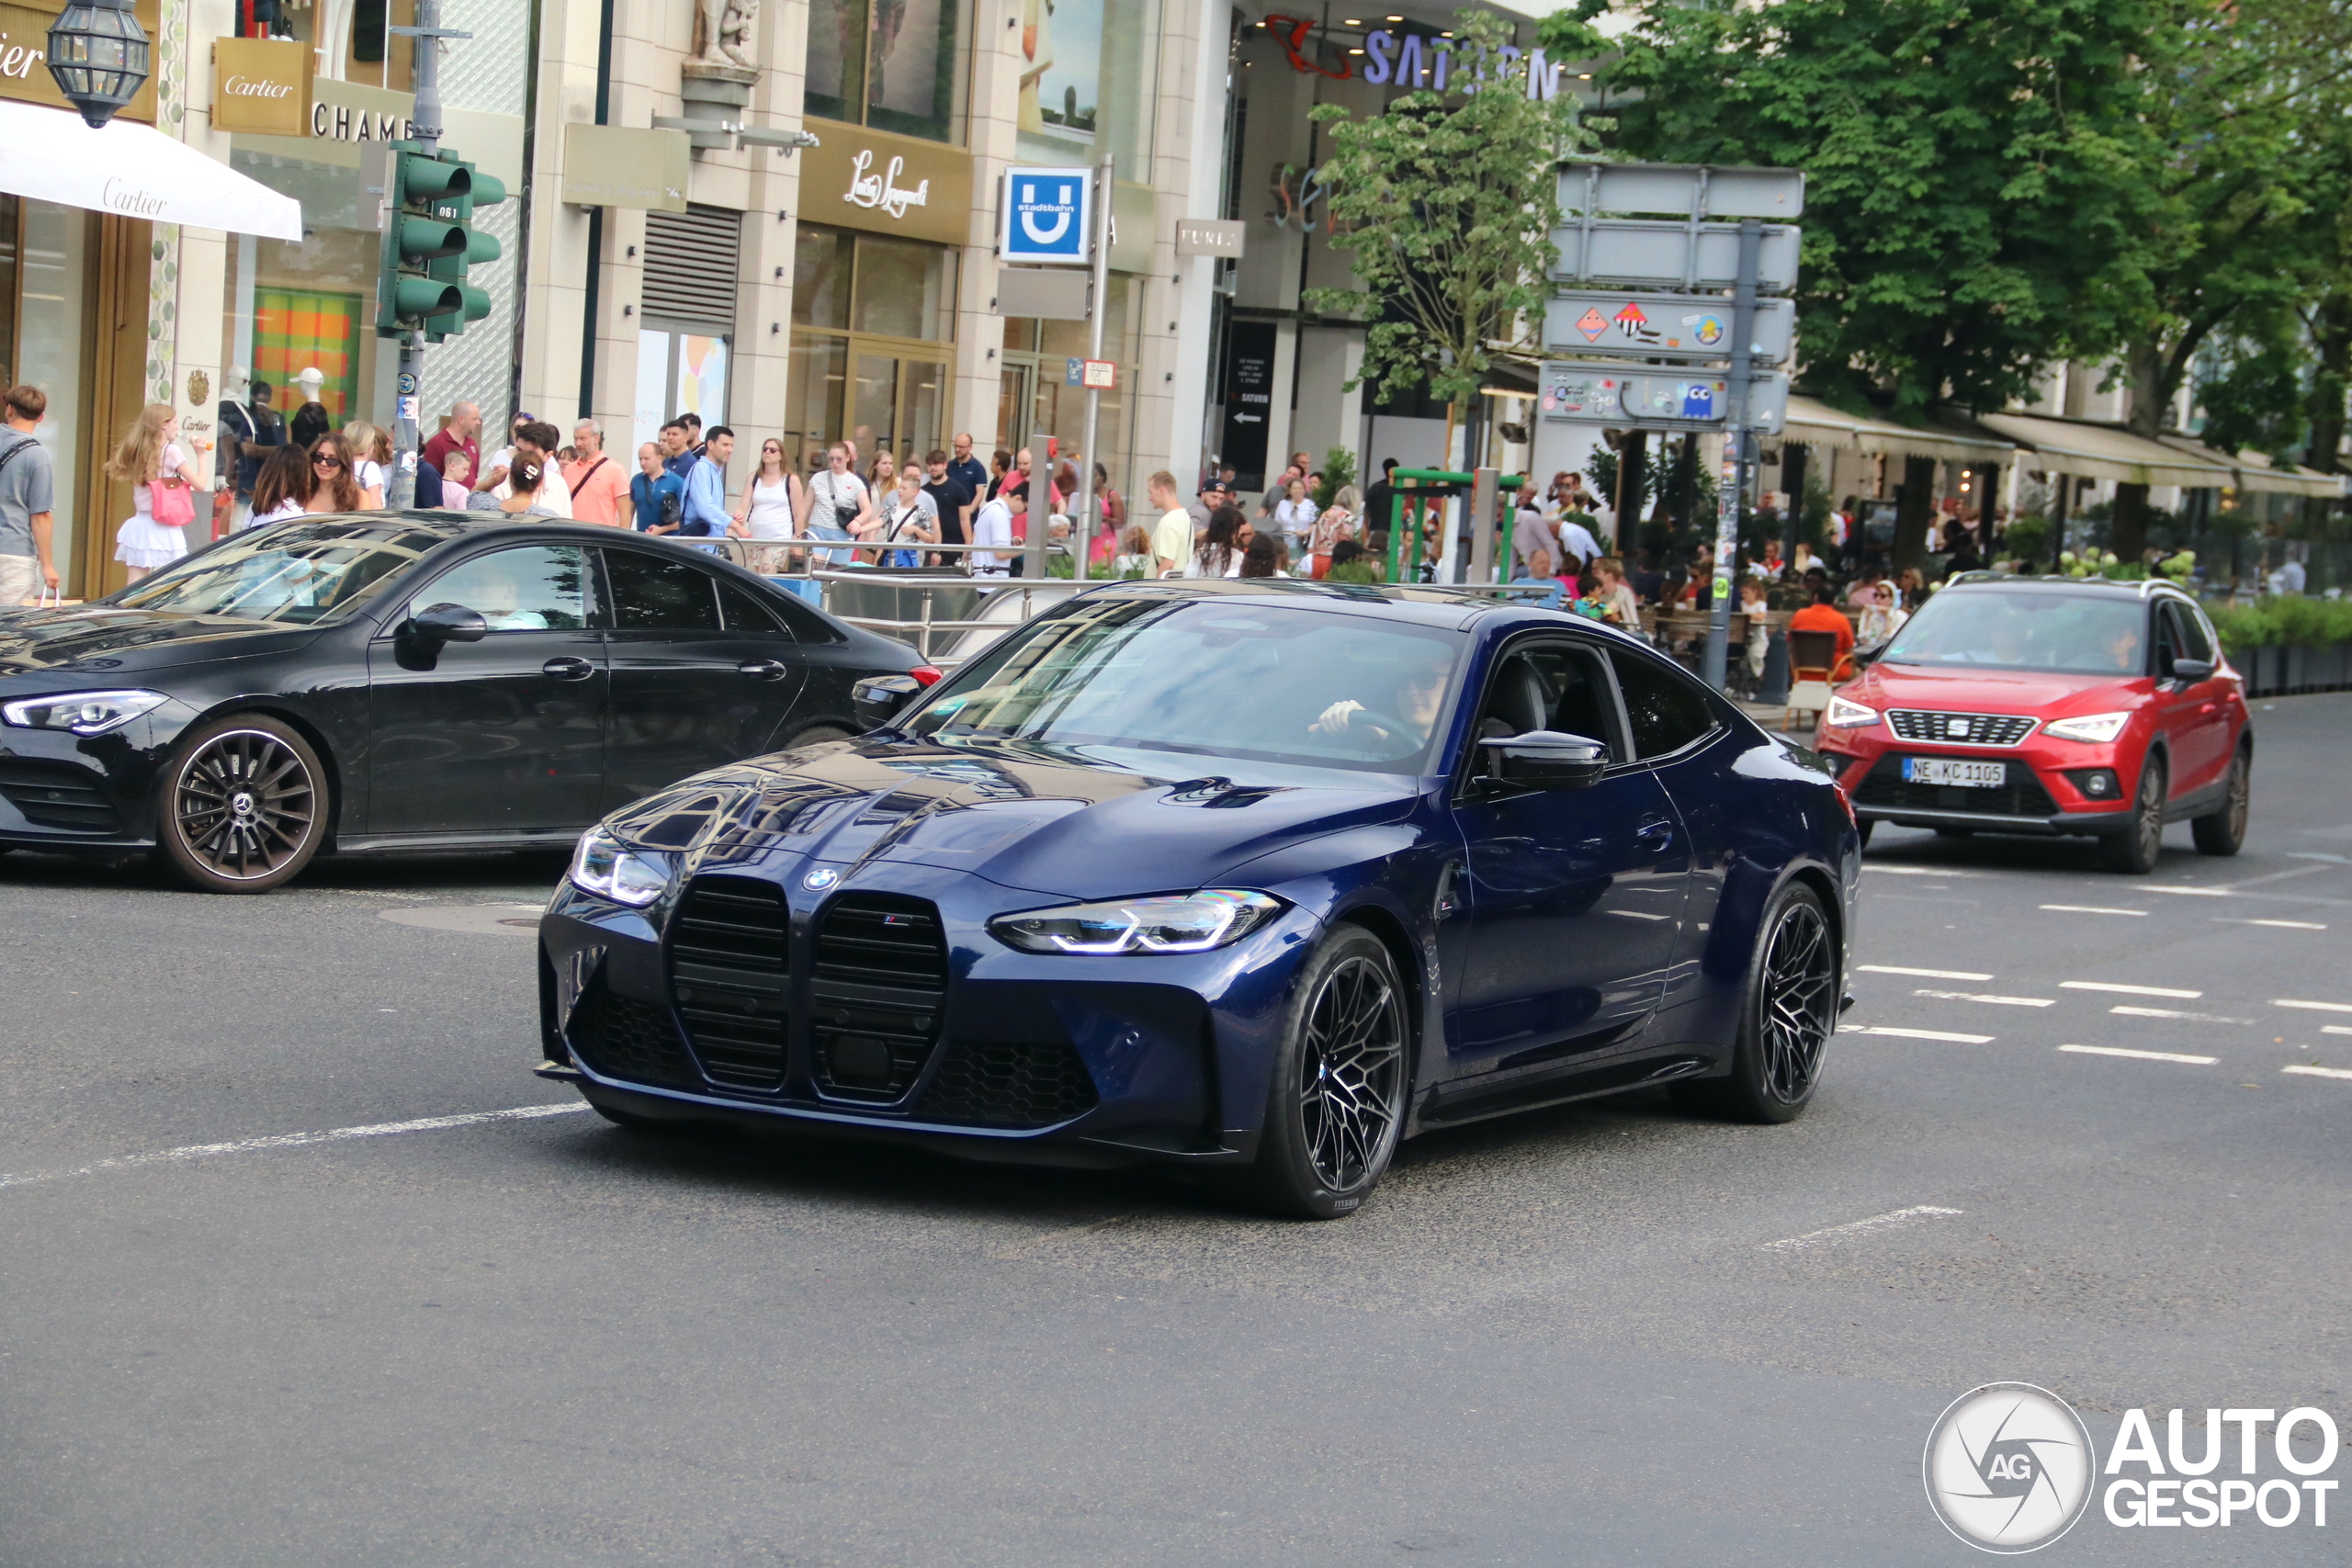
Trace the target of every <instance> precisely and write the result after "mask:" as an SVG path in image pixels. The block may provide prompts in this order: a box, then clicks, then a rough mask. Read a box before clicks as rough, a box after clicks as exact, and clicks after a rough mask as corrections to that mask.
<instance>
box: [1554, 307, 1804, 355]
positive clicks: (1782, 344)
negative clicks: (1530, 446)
mask: <svg viewBox="0 0 2352 1568" xmlns="http://www.w3.org/2000/svg"><path fill="white" fill-rule="evenodd" d="M1731 323H1732V301H1731V300H1730V299H1728V298H1727V297H1725V296H1724V295H1720V294H1645V293H1641V292H1637V291H1635V290H1633V289H1621V290H1619V291H1617V292H1614V293H1602V292H1596V291H1590V290H1577V291H1576V292H1572V293H1567V294H1555V295H1554V296H1553V297H1552V299H1551V300H1550V302H1549V303H1547V304H1546V305H1545V306H1544V349H1545V351H1546V352H1548V353H1552V354H1609V355H1632V356H1634V357H1637V358H1647V359H1728V358H1730V357H1731V353H1732V346H1733V345H1732V341H1731ZM1796 324H1797V308H1796V305H1795V303H1794V302H1793V301H1792V300H1788V299H1758V301H1757V302H1756V324H1755V326H1754V328H1753V329H1752V330H1751V331H1750V332H1749V333H1748V345H1749V350H1750V352H1751V354H1752V355H1753V356H1754V358H1755V360H1756V362H1757V363H1758V364H1759V365H1780V364H1783V363H1785V362H1786V361H1787V359H1788V357H1789V349H1790V346H1791V344H1792V340H1793V339H1794V337H1795V335H1796Z"/></svg>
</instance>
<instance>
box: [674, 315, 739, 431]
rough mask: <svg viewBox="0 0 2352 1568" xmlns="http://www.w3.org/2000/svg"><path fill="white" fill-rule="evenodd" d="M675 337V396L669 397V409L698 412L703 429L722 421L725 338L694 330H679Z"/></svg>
mask: <svg viewBox="0 0 2352 1568" xmlns="http://www.w3.org/2000/svg"><path fill="white" fill-rule="evenodd" d="M676 338H677V349H678V371H677V380H676V382H675V386H676V388H677V396H676V397H674V398H673V399H672V400H671V409H670V412H672V413H673V414H681V413H691V414H700V415H701V416H702V427H703V428H704V429H705V430H708V429H709V428H710V427H711V426H712V425H714V424H725V423H727V340H726V339H725V338H723V337H700V336H697V335H695V333H677V334H676Z"/></svg>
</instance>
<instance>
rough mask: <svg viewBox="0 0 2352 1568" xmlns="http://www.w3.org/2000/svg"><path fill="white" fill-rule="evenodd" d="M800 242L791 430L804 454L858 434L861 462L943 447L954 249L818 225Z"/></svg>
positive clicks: (789, 437)
mask: <svg viewBox="0 0 2352 1568" xmlns="http://www.w3.org/2000/svg"><path fill="white" fill-rule="evenodd" d="M795 246H796V248H795V252H794V257H793V263H794V265H793V273H794V277H795V280H796V285H795V288H794V291H793V325H794V328H795V331H794V333H793V334H792V365H791V369H790V371H789V372H788V378H787V379H788V389H787V391H786V414H785V419H786V428H785V432H784V435H785V443H786V447H787V449H788V450H790V451H791V452H792V453H793V455H794V457H795V459H796V460H797V461H799V462H801V463H803V464H804V465H805V464H807V463H808V462H809V460H810V459H811V458H812V457H819V455H820V454H821V452H822V451H823V448H824V447H825V446H826V445H827V444H829V443H831V442H833V441H839V440H843V439H848V440H852V441H854V442H856V443H857V448H858V466H859V467H860V468H865V467H866V466H867V465H869V464H870V463H871V462H872V461H873V457H874V455H875V453H876V451H878V450H882V449H885V448H887V449H888V450H889V451H890V452H891V453H892V454H893V455H894V456H899V457H905V456H907V455H909V454H916V453H922V452H927V451H929V450H930V449H931V448H932V447H933V446H944V445H945V444H946V442H945V435H946V430H945V422H946V419H947V405H948V365H947V363H946V360H947V358H948V355H946V354H945V353H944V348H943V346H942V345H944V344H949V343H951V342H953V341H954V338H955V333H956V253H955V252H954V251H953V250H950V249H949V248H947V247H946V246H944V245H926V244H921V243H916V242H914V241H910V240H894V239H890V238H888V237H885V236H881V235H876V234H859V233H851V232H849V231H843V230H838V229H823V228H819V227H817V226H815V225H813V224H803V225H802V226H801V227H800V231H799V232H798V234H797V237H796V240H795ZM819 460H820V461H821V458H820V459H819Z"/></svg>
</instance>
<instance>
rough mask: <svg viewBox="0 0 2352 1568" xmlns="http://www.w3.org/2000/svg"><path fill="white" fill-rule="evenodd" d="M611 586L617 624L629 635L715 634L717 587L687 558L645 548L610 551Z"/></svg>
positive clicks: (607, 568)
mask: <svg viewBox="0 0 2352 1568" xmlns="http://www.w3.org/2000/svg"><path fill="white" fill-rule="evenodd" d="M605 571H606V572H607V573H608V574H610V576H611V578H612V582H613V626H615V628H616V629H617V630H620V631H625V632H715V631H717V630H718V629H719V623H718V592H717V590H718V583H717V581H715V580H714V579H713V578H712V577H711V575H710V573H708V572H707V571H705V570H703V569H702V568H700V567H698V566H696V565H695V564H694V563H693V562H692V561H688V560H680V559H673V560H664V559H663V558H662V557H660V556H658V555H651V554H648V553H646V552H644V551H641V550H606V551H605Z"/></svg>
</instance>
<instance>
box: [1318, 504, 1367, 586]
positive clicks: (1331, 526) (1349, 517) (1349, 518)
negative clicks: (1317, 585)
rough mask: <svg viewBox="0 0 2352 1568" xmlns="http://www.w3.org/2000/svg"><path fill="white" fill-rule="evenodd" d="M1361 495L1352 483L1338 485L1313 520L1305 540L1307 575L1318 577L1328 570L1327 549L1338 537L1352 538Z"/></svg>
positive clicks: (1358, 522) (1356, 530)
mask: <svg viewBox="0 0 2352 1568" xmlns="http://www.w3.org/2000/svg"><path fill="white" fill-rule="evenodd" d="M1361 513H1363V492H1362V491H1358V490H1357V489H1356V487H1355V486H1353V485H1341V486H1340V489H1339V492H1338V493H1337V494H1335V495H1333V496H1332V497H1331V504H1330V505H1329V506H1327V507H1325V508H1324V509H1323V515H1322V516H1320V517H1317V519H1316V520H1315V532H1314V535H1313V536H1312V537H1310V538H1309V539H1308V540H1307V544H1306V556H1307V575H1308V576H1310V577H1315V578H1321V577H1323V576H1325V575H1326V574H1328V573H1329V571H1330V570H1331V551H1332V549H1333V548H1334V547H1336V546H1337V545H1338V544H1339V542H1340V540H1342V539H1352V538H1354V537H1355V536H1356V535H1357V534H1358V533H1359V532H1360V531H1361V527H1360V525H1361V524H1362V521H1363V519H1362V517H1361V515H1360V514H1361Z"/></svg>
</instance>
